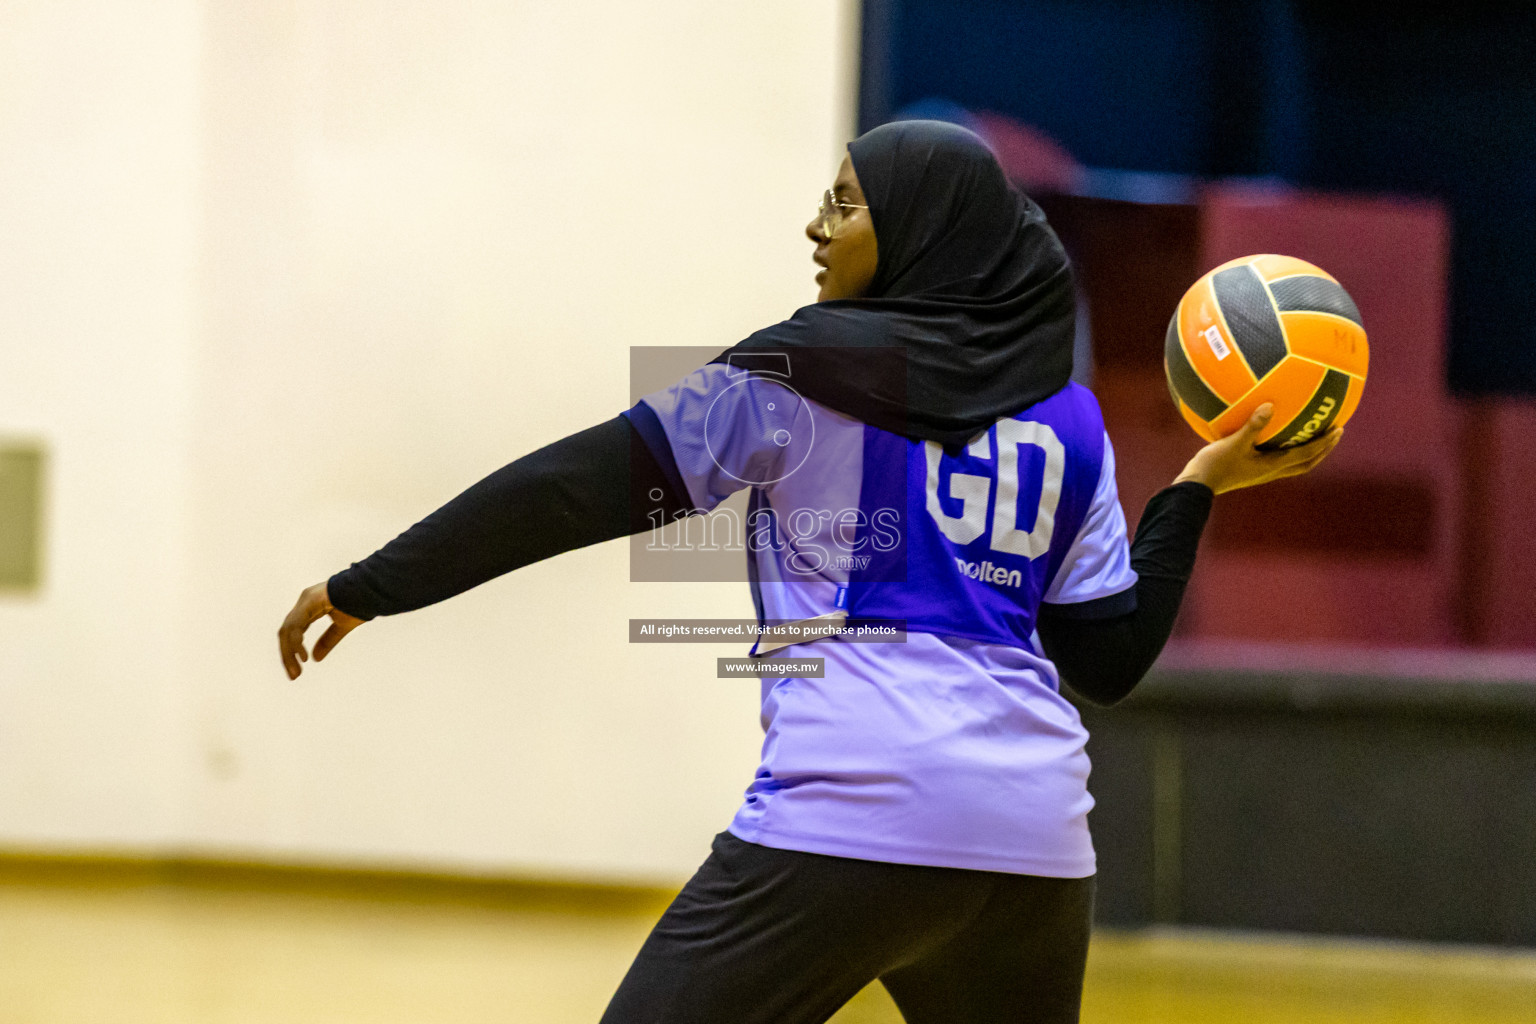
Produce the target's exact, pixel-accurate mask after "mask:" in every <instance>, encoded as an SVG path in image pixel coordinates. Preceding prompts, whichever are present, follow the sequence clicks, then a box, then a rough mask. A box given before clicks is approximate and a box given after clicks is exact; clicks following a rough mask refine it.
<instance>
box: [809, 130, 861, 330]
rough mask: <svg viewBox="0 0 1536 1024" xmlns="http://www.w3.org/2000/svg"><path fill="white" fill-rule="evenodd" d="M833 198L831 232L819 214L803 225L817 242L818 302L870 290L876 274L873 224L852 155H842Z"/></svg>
mask: <svg viewBox="0 0 1536 1024" xmlns="http://www.w3.org/2000/svg"><path fill="white" fill-rule="evenodd" d="M832 198H833V199H834V200H837V201H838V202H839V203H846V204H849V205H847V206H839V207H837V208H836V209H834V210H833V211H832V222H831V231H830V233H829V232H827V231H826V230H824V228H823V226H822V219H821V216H820V215H819V214H818V215H817V216H816V217H814V218H813V219H812V220H811V222H810V223H809V224H807V225H806V226H805V234H806V237H807V238H809V239H810V240H811V241H813V242H815V243H816V251H815V252H814V253H812V254H811V259H813V260H815V261H816V263H817V264H819V265H820V266H821V267H822V268H823V269H822V270H821V271H819V272H818V273H817V274H816V283H817V284H818V285H820V286H821V291H819V292H818V293H817V294H816V301H817V302H826V301H828V300H829V299H856V298H858V297H859V296H861V295H863V294H864V293H865V292H866V291H868V290H869V283H870V282H871V281H873V280H874V278H875V257H876V248H875V224H874V221H872V220H870V219H869V210H868V209H867V208H866V207H868V205H869V203H868V201H867V200H866V199H865V198H864V190H863V189H861V188H859V178H858V175H856V174H854V173H853V159H852V158H851V157H846V156H845V157H843V165H842V167H840V168H838V171H837V180H836V181H834V182H833V184H832Z"/></svg>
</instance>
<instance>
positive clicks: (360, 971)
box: [0, 872, 1536, 1024]
mask: <svg viewBox="0 0 1536 1024" xmlns="http://www.w3.org/2000/svg"><path fill="white" fill-rule="evenodd" d="M659 900H660V897H659V896H657V895H656V894H643V893H642V894H638V895H637V894H630V895H627V896H623V895H621V896H616V897H599V898H589V897H582V896H580V895H579V894H577V895H576V896H574V897H572V896H571V895H570V894H567V895H563V896H562V895H560V894H558V893H556V894H554V895H551V894H550V893H548V892H543V893H542V894H541V893H540V891H537V890H531V889H530V890H529V891H528V892H526V893H524V894H523V895H521V896H519V895H517V894H516V893H513V894H512V895H510V896H509V895H508V894H506V893H500V894H499V895H497V896H496V897H495V898H492V899H479V898H475V897H474V895H473V893H468V894H466V892H464V891H462V890H444V889H433V888H432V887H431V886H427V887H425V888H421V887H417V888H414V889H413V888H411V887H404V888H402V887H400V886H395V887H392V888H386V889H381V890H377V891H372V892H369V891H365V890H360V889H358V887H356V886H352V887H350V888H347V887H337V886H326V885H309V886H293V885H275V886H274V885H272V884H268V883H266V882H262V881H260V880H257V881H254V882H249V883H248V884H240V883H237V882H231V881H230V879H229V878H224V879H222V880H219V881H217V882H209V881H208V880H206V879H205V880H201V881H199V880H196V879H192V880H187V879H182V880H180V881H175V882H169V883H168V882H166V881H164V880H159V881H157V880H155V879H146V878H142V877H141V878H133V877H120V876H119V877H107V878H101V877H96V878H93V879H87V880H84V881H82V880H81V878H80V877H79V876H78V874H76V875H70V874H68V873H66V874H64V875H59V876H39V875H38V874H37V873H36V872H33V873H32V875H30V876H27V877H15V873H14V872H13V873H11V875H9V876H7V875H5V874H4V873H3V872H0V1024H194V1022H195V1024H276V1022H284V1024H289V1022H304V1024H343V1022H345V1024H405V1022H411V1024H424V1022H436V1021H443V1022H449V1021H451V1022H453V1024H481V1022H485V1024H490V1022H492V1021H495V1022H499V1024H506V1022H523V1021H529V1022H534V1021H537V1022H541V1024H565V1022H571V1024H576V1022H583V1024H593V1022H595V1021H596V1020H597V1019H598V1017H599V1016H600V1015H601V1013H602V1011H603V1007H604V1005H605V1004H606V1002H607V999H608V996H609V994H610V993H611V992H612V990H613V988H614V986H615V985H616V984H617V982H618V980H619V978H620V976H621V975H622V974H623V972H624V970H625V968H626V967H627V966H628V964H629V960H630V958H631V956H632V955H633V954H634V951H635V949H636V948H637V947H638V946H639V944H640V941H641V940H642V938H643V937H644V936H645V933H646V931H647V929H648V928H649V926H650V924H651V922H652V921H653V920H654V919H655V917H656V915H657V914H658V913H659V912H660V910H661V906H662V903H661V902H659ZM1085 1000H1086V1002H1085V1008H1084V1018H1083V1019H1084V1021H1086V1022H1089V1024H1096V1022H1103V1024H1109V1022H1115V1024H1130V1022H1141V1021H1146V1022H1168V1024H1202V1022H1212V1024H1214V1022H1221V1024H1234V1022H1243V1024H1268V1022H1275V1024H1280V1022H1286V1024H1290V1022H1301V1021H1305V1022H1309V1024H1310V1022H1317V1024H1332V1022H1340V1024H1343V1022H1346V1021H1347V1022H1350V1024H1408V1022H1414V1024H1418V1022H1423V1024H1430V1022H1434V1024H1456V1022H1478V1024H1513V1022H1522V1024H1536V952H1523V953H1498V952H1493V951H1475V950H1465V949H1437V948H1434V947H1415V946H1388V945H1379V944H1364V943H1350V942H1337V941H1313V940H1306V941H1302V940H1296V939H1289V940H1281V939H1253V938H1249V939H1238V938H1234V937H1232V936H1222V935H1211V934H1200V933H1187V932H1186V933H1177V932H1169V933H1137V934H1101V935H1100V936H1099V937H1098V938H1097V939H1096V941H1095V945H1094V947H1093V953H1092V957H1091V960H1090V964H1089V975H1088V984H1087V991H1086V996H1085ZM899 1020H900V1018H899V1017H898V1016H897V1014H896V1011H895V1009H894V1008H893V1007H892V1006H891V1003H890V1000H889V999H888V998H887V997H886V995H885V993H884V992H883V990H881V989H880V988H879V987H878V986H874V987H872V988H870V989H867V990H866V991H865V992H864V993H862V994H861V995H860V996H859V997H858V998H857V999H855V1000H854V1001H853V1002H852V1003H850V1004H849V1005H848V1006H847V1007H845V1008H844V1009H843V1011H842V1012H840V1013H839V1014H838V1015H837V1017H835V1018H834V1021H836V1022H837V1024H880V1022H884V1024H893V1022H896V1021H899ZM721 1024H728V1022H721Z"/></svg>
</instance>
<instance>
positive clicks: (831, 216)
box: [817, 189, 869, 238]
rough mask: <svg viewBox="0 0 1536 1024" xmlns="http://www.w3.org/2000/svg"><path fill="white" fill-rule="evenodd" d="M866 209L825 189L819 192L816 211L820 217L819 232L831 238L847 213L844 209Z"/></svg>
mask: <svg viewBox="0 0 1536 1024" xmlns="http://www.w3.org/2000/svg"><path fill="white" fill-rule="evenodd" d="M867 209H869V207H867V206H860V205H859V204H858V203H848V202H844V201H843V200H841V199H839V198H837V197H836V196H834V195H833V194H832V190H831V189H827V190H826V191H825V192H823V193H822V194H821V209H820V210H818V211H817V213H818V215H819V216H820V217H821V233H822V234H823V235H825V236H827V237H828V238H831V237H832V235H833V233H834V232H836V231H837V228H838V225H840V224H842V222H843V217H845V216H846V215H847V214H846V211H848V210H867Z"/></svg>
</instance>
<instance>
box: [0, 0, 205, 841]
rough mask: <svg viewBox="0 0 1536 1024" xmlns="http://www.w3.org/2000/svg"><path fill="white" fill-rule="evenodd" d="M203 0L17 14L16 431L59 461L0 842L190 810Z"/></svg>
mask: <svg viewBox="0 0 1536 1024" xmlns="http://www.w3.org/2000/svg"><path fill="white" fill-rule="evenodd" d="M198 54H199V40H198V31H197V21H196V8H195V5H194V4H192V3H191V2H181V3H177V2H166V3H141V4H134V5H131V6H130V5H124V4H121V3H113V2H110V0H8V2H7V3H6V4H4V5H0V436H4V437H23V438H27V439H38V440H41V441H42V442H43V444H44V445H45V447H46V450H47V452H48V459H49V462H48V467H47V506H48V517H47V520H46V525H45V536H46V544H47V546H46V551H45V556H44V573H45V580H44V585H43V587H42V589H41V591H39V592H38V593H37V594H35V595H16V594H8V593H0V842H5V843H8V844H9V843H19V844H26V845H33V846H38V845H41V846H48V845H81V844H85V845H93V844H102V843H110V844H125V845H136V846H141V845H153V844H156V843H162V842H165V841H166V840H168V839H169V838H171V837H172V836H174V835H176V834H177V832H176V830H177V827H178V823H179V820H180V814H181V813H182V807H183V806H184V803H185V797H184V792H185V781H186V758H185V750H186V740H187V736H186V730H185V722H186V721H187V719H186V717H185V711H186V700H185V693H184V683H185V677H184V675H183V666H182V662H183V657H182V656H183V651H184V647H185V638H186V634H187V626H188V616H187V613H186V607H185V605H184V603H183V599H184V592H185V591H184V581H185V578H186V569H187V566H186V561H185V550H186V548H185V531H186V526H187V522H188V520H187V514H186V512H187V505H186V502H187V480H186V461H187V440H188V425H189V424H188V404H187V395H188V381H189V375H190V356H191V352H192V344H193V338H192V317H193V308H194V294H193V280H194V260H195V256H196V251H197V239H196V233H195V232H196V216H197V202H196V192H197V148H196V137H197V117H198V112H197V103H196V97H197V93H198V81H197V76H198V66H197V61H198Z"/></svg>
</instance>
